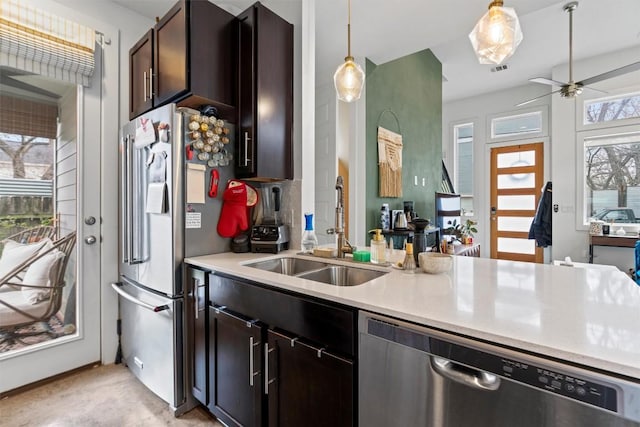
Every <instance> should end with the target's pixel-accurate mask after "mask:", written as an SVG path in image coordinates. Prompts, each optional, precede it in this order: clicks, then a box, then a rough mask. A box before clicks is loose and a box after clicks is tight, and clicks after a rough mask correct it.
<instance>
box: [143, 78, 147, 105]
mask: <svg viewBox="0 0 640 427" xmlns="http://www.w3.org/2000/svg"><path fill="white" fill-rule="evenodd" d="M142 102H147V72H146V71H144V72H143V73H142Z"/></svg>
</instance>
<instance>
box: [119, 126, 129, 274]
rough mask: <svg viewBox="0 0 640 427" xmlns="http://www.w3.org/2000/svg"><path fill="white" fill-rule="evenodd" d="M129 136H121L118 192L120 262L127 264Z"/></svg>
mask: <svg viewBox="0 0 640 427" xmlns="http://www.w3.org/2000/svg"><path fill="white" fill-rule="evenodd" d="M130 142H131V141H130V136H129V135H127V136H125V137H124V138H122V170H121V174H122V176H121V180H122V188H121V190H122V191H121V192H120V198H121V199H120V202H121V206H122V212H121V215H122V227H121V229H120V232H121V236H120V237H121V238H120V242H121V245H122V262H123V263H124V264H128V263H129V260H130V259H131V249H130V248H131V244H130V242H129V236H131V221H130V220H131V218H130V217H131V209H130V204H129V202H130V196H129V193H130V186H131V171H130V160H131V159H130V158H129V156H130V155H129V152H130V148H129V146H130Z"/></svg>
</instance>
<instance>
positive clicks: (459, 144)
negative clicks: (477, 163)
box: [453, 123, 473, 196]
mask: <svg viewBox="0 0 640 427" xmlns="http://www.w3.org/2000/svg"><path fill="white" fill-rule="evenodd" d="M453 137H454V144H455V147H454V150H455V162H456V164H455V189H456V191H457V193H458V194H462V195H465V196H469V195H472V194H473V123H464V124H460V125H456V126H454V127H453Z"/></svg>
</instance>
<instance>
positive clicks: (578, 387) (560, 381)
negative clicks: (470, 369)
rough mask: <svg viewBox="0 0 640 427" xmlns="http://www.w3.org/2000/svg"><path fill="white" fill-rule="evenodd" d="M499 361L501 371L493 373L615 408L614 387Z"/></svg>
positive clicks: (599, 405) (525, 364)
mask: <svg viewBox="0 0 640 427" xmlns="http://www.w3.org/2000/svg"><path fill="white" fill-rule="evenodd" d="M492 356H493V355H492ZM493 357H497V356H493ZM501 363H502V372H495V373H496V374H498V375H501V376H503V377H505V378H513V379H514V380H516V381H518V382H520V383H524V384H527V385H530V386H533V387H537V388H540V389H543V390H546V391H550V392H552V393H556V394H560V395H562V396H565V397H568V398H571V399H575V400H579V401H581V402H584V403H588V404H590V405H594V406H598V407H600V408H603V409H608V410H610V411H613V412H617V410H618V407H617V402H618V399H617V397H618V395H617V391H616V390H615V389H614V388H613V387H609V386H607V385H604V384H599V383H596V382H593V381H588V380H585V379H583V378H579V377H576V376H573V375H568V374H565V373H561V372H556V371H552V370H549V369H545V368H541V367H538V366H533V365H530V364H528V363H522V362H518V361H515V360H510V359H505V358H501Z"/></svg>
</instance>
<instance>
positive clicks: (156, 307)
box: [111, 283, 171, 313]
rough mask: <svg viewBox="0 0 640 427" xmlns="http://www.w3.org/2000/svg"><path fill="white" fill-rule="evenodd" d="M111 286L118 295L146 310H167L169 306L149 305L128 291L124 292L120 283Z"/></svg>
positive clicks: (157, 311) (156, 311)
mask: <svg viewBox="0 0 640 427" xmlns="http://www.w3.org/2000/svg"><path fill="white" fill-rule="evenodd" d="M111 287H112V288H113V290H114V291H116V293H117V294H118V295H120V296H121V297H122V298H124V299H126V300H128V301H131V302H132V303H134V304H136V305H139V306H140V307H143V308H146V309H147V310H151V311H153V312H154V313H159V312H161V311H165V310H169V309H170V308H171V307H169V306H168V305H167V304H164V305H151V304H147V303H146V302H144V301H142V300H139V299H138V298H136V297H134V296H132V295H129V294H128V293H126V292H125V291H123V290H122V288H121V287H122V283H112V284H111Z"/></svg>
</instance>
